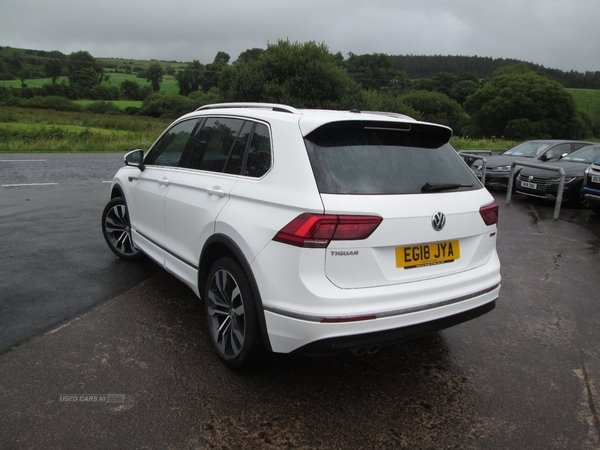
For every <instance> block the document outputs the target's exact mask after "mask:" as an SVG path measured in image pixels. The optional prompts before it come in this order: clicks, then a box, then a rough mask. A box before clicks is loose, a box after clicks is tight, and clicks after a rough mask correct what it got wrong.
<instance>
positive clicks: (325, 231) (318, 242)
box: [273, 213, 383, 248]
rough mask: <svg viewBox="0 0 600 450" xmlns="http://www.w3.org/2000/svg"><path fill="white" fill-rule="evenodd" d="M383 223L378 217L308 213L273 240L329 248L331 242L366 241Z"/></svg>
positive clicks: (296, 219) (291, 223)
mask: <svg viewBox="0 0 600 450" xmlns="http://www.w3.org/2000/svg"><path fill="white" fill-rule="evenodd" d="M382 220H383V219H382V218H381V217H378V216H335V215H330V214H311V213H305V214H300V215H299V216H298V217H296V218H295V219H294V220H292V221H291V222H290V223H288V224H287V225H286V226H285V227H283V228H282V229H281V231H279V233H277V234H276V235H275V237H274V238H273V240H274V241H277V242H282V243H284V244H289V245H294V246H296V247H307V248H325V247H327V246H328V245H329V243H330V242H331V241H356V240H361V239H366V238H368V237H369V236H370V235H371V233H373V231H375V229H376V228H377V227H378V226H379V224H380V223H381V221H382Z"/></svg>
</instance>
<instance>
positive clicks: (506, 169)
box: [490, 166, 511, 172]
mask: <svg viewBox="0 0 600 450" xmlns="http://www.w3.org/2000/svg"><path fill="white" fill-rule="evenodd" d="M510 167H511V166H496V167H492V168H491V169H490V170H491V171H492V172H510Z"/></svg>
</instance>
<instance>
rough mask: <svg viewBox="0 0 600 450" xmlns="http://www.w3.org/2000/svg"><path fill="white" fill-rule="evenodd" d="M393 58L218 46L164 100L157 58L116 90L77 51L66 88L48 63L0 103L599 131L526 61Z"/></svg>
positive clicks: (520, 133) (305, 46)
mask: <svg viewBox="0 0 600 450" xmlns="http://www.w3.org/2000/svg"><path fill="white" fill-rule="evenodd" d="M395 58H397V57H392V56H389V55H385V54H370V55H355V54H352V53H351V54H350V55H348V58H344V57H343V56H342V55H341V54H340V53H335V54H334V53H331V52H330V51H329V49H328V48H327V46H326V45H325V44H322V43H321V44H320V43H316V42H313V41H311V42H306V43H298V42H290V41H289V40H280V41H278V42H277V43H276V44H270V45H268V47H267V48H266V49H258V48H253V49H249V50H246V51H245V52H243V53H241V54H240V55H239V57H238V58H237V60H236V61H234V62H233V63H230V57H229V55H228V54H227V53H225V52H218V53H217V55H216V56H215V58H214V60H213V61H212V62H211V63H209V64H202V63H200V62H199V61H197V60H195V61H192V62H191V63H188V64H186V65H185V66H184V67H183V68H181V69H180V70H178V71H175V73H174V74H173V75H174V77H175V79H176V81H177V85H178V87H179V95H178V96H173V95H171V96H167V95H164V94H162V93H160V85H161V83H162V80H163V77H164V75H165V69H163V67H162V65H161V64H159V63H154V64H151V65H150V66H149V67H147V68H146V69H145V70H144V71H141V72H140V73H139V75H138V76H139V77H141V78H144V79H145V80H146V81H147V83H148V84H147V85H145V86H142V85H140V84H139V83H136V82H134V81H126V82H123V83H122V84H121V85H120V87H119V88H116V87H106V86H102V81H103V80H104V79H105V77H106V74H105V73H104V70H103V68H102V67H101V66H100V65H99V64H98V63H97V61H96V60H95V59H94V58H93V57H92V56H91V55H90V54H89V53H88V52H85V51H80V52H75V53H72V54H71V55H68V56H67V57H66V58H65V60H64V62H63V63H62V64H61V72H60V73H61V74H64V73H66V74H67V76H68V81H69V82H68V84H67V83H56V78H55V77H58V76H59V70H58V69H59V68H58V65H57V66H56V68H54V69H55V71H54V72H52V69H53V67H51V66H50V65H49V66H48V68H47V70H48V75H49V76H50V77H51V78H52V80H53V83H51V84H48V85H45V86H43V87H42V88H37V89H20V90H16V89H14V90H7V89H4V90H0V103H5V104H6V103H10V102H12V103H13V104H14V103H15V102H17V103H18V102H19V98H21V99H24V100H26V102H25V104H26V103H27V101H28V102H30V103H36V102H35V101H33V98H34V97H43V96H62V97H67V98H98V97H102V96H104V97H102V98H101V99H105V100H111V99H113V98H107V97H110V96H111V95H112V96H113V97H116V98H130V99H140V98H143V99H144V103H143V105H142V107H141V108H140V109H139V110H136V111H133V110H130V112H131V113H137V114H144V115H151V116H157V117H159V116H167V117H176V116H177V115H180V114H183V113H185V112H188V111H190V110H192V109H194V108H196V107H198V106H201V105H203V104H206V103H213V102H221V101H250V102H271V103H285V104H290V105H293V106H296V107H299V108H303V107H306V108H332V109H355V108H358V109H362V110H383V111H391V112H399V113H403V114H407V115H409V116H412V117H415V118H416V119H420V120H425V121H430V122H437V123H442V124H445V125H448V126H450V127H451V128H452V129H453V130H454V133H455V134H456V135H465V136H468V137H474V138H476V137H503V138H506V139H515V140H518V139H522V140H525V139H529V138H562V139H568V138H573V139H581V138H590V137H591V136H593V135H596V136H598V135H600V132H599V131H600V130H599V124H595V123H594V122H593V120H592V118H591V117H590V116H589V115H587V114H586V113H585V112H582V111H579V110H577V108H576V105H575V102H574V100H573V97H572V96H571V95H570V94H569V93H568V92H567V91H566V90H565V89H564V87H563V85H561V83H559V82H558V81H556V80H554V79H553V78H552V77H551V76H550V75H549V74H546V73H539V72H536V71H535V70H532V67H531V66H530V65H528V64H526V63H522V62H518V63H516V64H514V65H504V66H501V67H498V68H496V69H495V70H494V71H493V72H492V74H491V75H490V76H488V77H486V78H483V79H482V78H480V77H479V76H478V75H477V74H476V73H474V72H472V71H464V72H460V73H458V74H455V73H452V72H451V71H441V72H436V73H435V74H432V75H431V76H429V77H417V78H411V77H410V76H409V75H408V74H407V72H406V71H404V70H399V69H398V68H397V67H398V65H399V64H400V63H399V62H398V61H396V60H395ZM432 58H435V57H432ZM443 58H444V57H442V59H443ZM50 60H52V59H50ZM455 61H458V59H456V60H455ZM465 61H468V59H467V60H465ZM457 67H458V66H457ZM447 68H448V70H454V71H458V69H457V68H452V69H451V68H450V67H449V66H448V67H447ZM413 70H415V69H413ZM11 98H12V99H11ZM15 99H16V100H15ZM38 103H39V101H38Z"/></svg>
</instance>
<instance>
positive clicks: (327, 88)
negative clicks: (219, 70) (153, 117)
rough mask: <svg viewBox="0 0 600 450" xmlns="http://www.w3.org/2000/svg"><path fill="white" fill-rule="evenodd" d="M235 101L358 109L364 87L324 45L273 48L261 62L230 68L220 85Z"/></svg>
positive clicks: (285, 44) (238, 63)
mask: <svg viewBox="0 0 600 450" xmlns="http://www.w3.org/2000/svg"><path fill="white" fill-rule="evenodd" d="M219 87H220V88H221V92H222V93H223V95H224V96H225V97H226V99H227V100H231V101H263V102H277V103H287V104H290V105H294V106H296V107H307V108H311V107H312V108H319V107H321V108H344V109H349V108H355V107H357V106H359V103H360V98H361V89H360V86H359V85H358V84H357V83H356V82H355V81H354V80H352V78H350V76H349V75H348V72H347V71H346V70H345V69H344V68H343V67H341V66H340V61H339V58H338V56H336V55H333V54H331V53H330V52H329V50H328V48H327V47H326V46H325V45H324V44H317V43H316V42H312V41H311V42H307V43H303V44H302V43H297V42H296V43H291V42H289V41H288V40H285V41H283V40H280V41H278V42H277V44H271V45H269V46H268V48H267V49H266V50H265V51H264V52H263V53H261V54H260V55H259V56H258V58H257V59H255V60H249V61H247V62H244V61H236V62H235V63H234V64H232V65H231V66H227V68H226V69H225V70H224V73H223V75H222V77H221V82H220V84H219Z"/></svg>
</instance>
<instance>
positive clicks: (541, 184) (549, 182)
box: [517, 175, 558, 191]
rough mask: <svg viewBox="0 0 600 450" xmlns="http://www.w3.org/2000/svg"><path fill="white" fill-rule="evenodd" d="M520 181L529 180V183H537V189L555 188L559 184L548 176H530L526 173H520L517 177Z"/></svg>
mask: <svg viewBox="0 0 600 450" xmlns="http://www.w3.org/2000/svg"><path fill="white" fill-rule="evenodd" d="M517 180H518V181H527V182H529V183H535V184H537V189H536V190H537V191H547V190H548V189H549V188H554V189H556V187H557V186H558V181H556V180H553V179H548V178H537V177H528V176H524V175H519V176H518V177H517ZM519 187H520V186H519Z"/></svg>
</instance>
